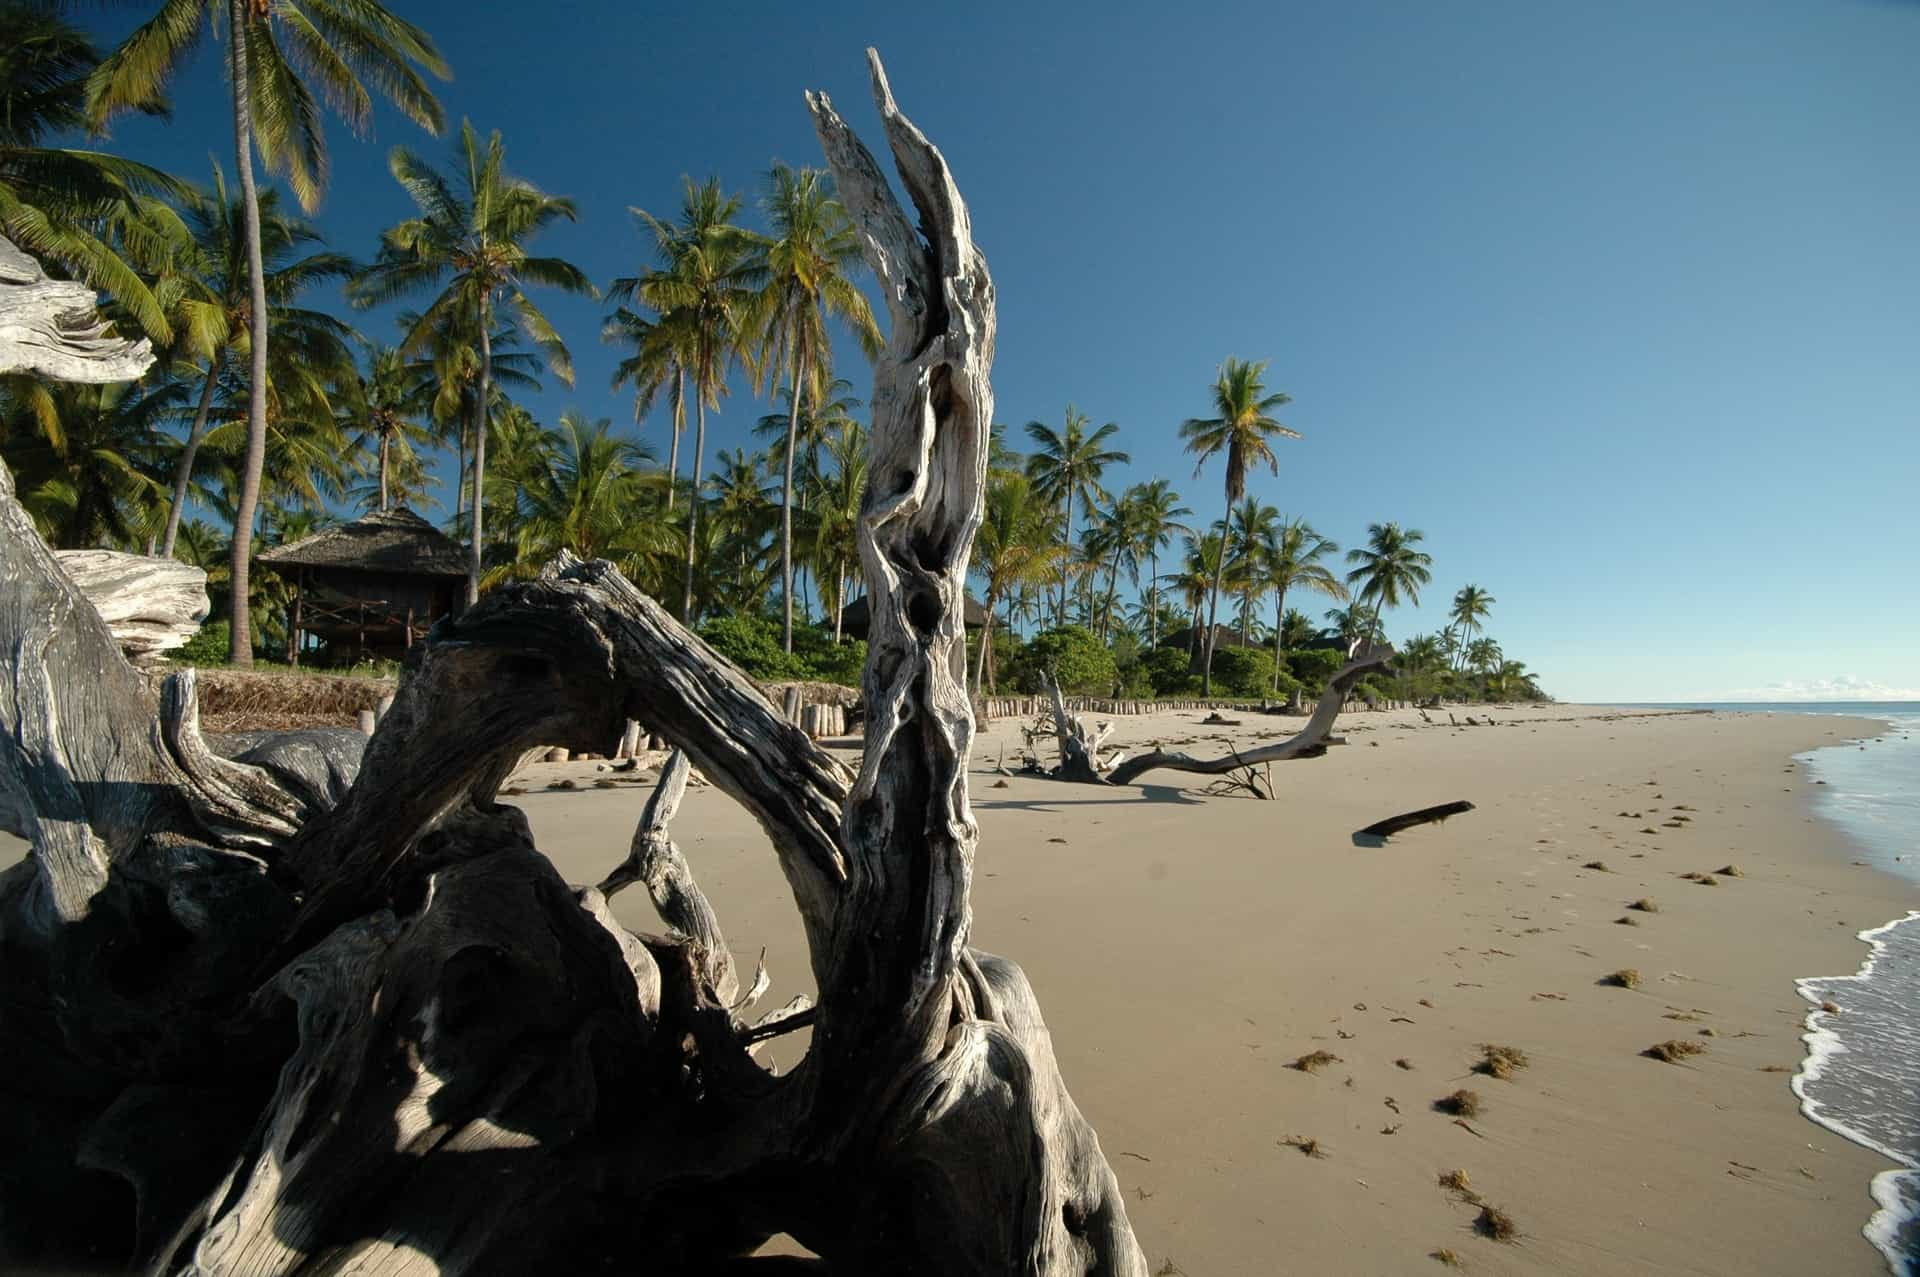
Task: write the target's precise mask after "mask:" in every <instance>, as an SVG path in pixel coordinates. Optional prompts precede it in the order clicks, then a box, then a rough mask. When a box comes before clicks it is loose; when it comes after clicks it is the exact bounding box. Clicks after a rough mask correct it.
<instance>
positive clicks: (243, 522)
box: [227, 0, 267, 666]
mask: <svg viewBox="0 0 1920 1277" xmlns="http://www.w3.org/2000/svg"><path fill="white" fill-rule="evenodd" d="M247 16H248V15H247V7H246V3H245V0H230V2H229V4H228V6H227V17H228V21H229V22H230V23H231V24H232V29H233V38H232V40H231V41H230V43H229V45H228V52H229V55H230V59H231V63H232V80H233V149H234V162H235V165H236V167H237V168H238V169H239V172H240V202H241V207H242V209H243V211H244V216H243V217H242V222H243V223H244V225H245V228H246V237H247V295H248V299H249V307H248V310H249V313H248V315H247V325H248V330H249V333H250V334H251V338H252V344H253V349H252V351H251V352H250V353H251V354H252V360H251V367H250V368H249V369H248V378H247V454H246V460H245V462H244V463H243V465H242V467H241V471H240V500H239V502H238V503H237V504H236V505H235V508H234V512H233V555H232V558H231V560H230V561H229V563H230V574H229V575H230V583H231V586H232V589H233V599H232V605H231V611H230V612H229V619H230V620H231V622H232V625H231V633H230V635H229V637H228V640H227V659H228V660H229V661H231V662H233V663H234V664H235V665H242V666H247V665H252V664H253V625H252V610H251V608H250V606H249V602H250V600H249V593H250V590H249V584H250V583H249V581H248V579H247V577H248V573H247V569H248V567H249V566H250V565H251V560H252V558H253V519H254V512H255V510H257V509H258V508H259V505H260V472H261V470H262V469H263V468H264V467H265V465H266V460H267V279H266V270H265V268H264V267H263V266H262V265H261V262H260V195H259V192H258V191H256V190H255V189H254V185H253V109H252V106H251V104H250V102H249V100H248V96H247V95H248V85H247V70H248V68H247Z"/></svg>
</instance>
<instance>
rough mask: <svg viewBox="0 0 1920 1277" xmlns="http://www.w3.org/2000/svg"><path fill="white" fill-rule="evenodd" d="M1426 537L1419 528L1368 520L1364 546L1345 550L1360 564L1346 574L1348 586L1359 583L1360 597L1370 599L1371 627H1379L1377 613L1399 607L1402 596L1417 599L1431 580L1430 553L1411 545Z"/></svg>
mask: <svg viewBox="0 0 1920 1277" xmlns="http://www.w3.org/2000/svg"><path fill="white" fill-rule="evenodd" d="M1426 539H1427V534H1426V533H1424V532H1422V531H1421V530H1420V529H1418V528H1404V529H1403V528H1402V527H1401V526H1400V525H1399V524H1397V523H1370V524H1368V525H1367V544H1366V546H1365V548H1363V549H1358V550H1348V551H1347V562H1349V563H1354V564H1358V565H1359V566H1357V567H1355V568H1354V569H1353V571H1351V572H1349V573H1347V585H1348V586H1349V587H1352V586H1356V585H1357V586H1359V587H1360V591H1359V594H1360V598H1361V599H1362V600H1363V601H1365V600H1368V599H1371V600H1372V601H1373V628H1374V629H1376V630H1378V629H1379V628H1380V614H1381V613H1382V612H1383V611H1384V610H1385V609H1387V608H1390V607H1398V606H1399V605H1400V599H1401V597H1402V596H1403V595H1404V596H1405V597H1406V600H1407V602H1409V603H1412V604H1416V605H1417V604H1418V603H1419V602H1420V587H1421V586H1423V585H1425V584H1426V583H1427V582H1429V581H1431V580H1432V579H1433V573H1432V572H1431V571H1429V569H1430V568H1431V567H1432V566H1433V556H1432V555H1430V554H1427V553H1424V552H1423V551H1421V550H1417V549H1415V548H1414V547H1415V546H1417V545H1419V544H1420V543H1421V542H1422V541H1424V540H1426Z"/></svg>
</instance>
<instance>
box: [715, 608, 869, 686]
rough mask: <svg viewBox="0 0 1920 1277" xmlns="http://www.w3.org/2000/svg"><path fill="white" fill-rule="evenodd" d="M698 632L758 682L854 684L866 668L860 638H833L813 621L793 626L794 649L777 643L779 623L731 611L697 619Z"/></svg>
mask: <svg viewBox="0 0 1920 1277" xmlns="http://www.w3.org/2000/svg"><path fill="white" fill-rule="evenodd" d="M700 637H701V638H703V639H705V640H706V641H707V643H708V645H709V646H711V647H712V648H713V650H714V651H716V652H718V653H720V655H722V656H724V657H726V658H727V659H728V660H730V661H732V662H733V663H734V664H735V665H738V666H739V667H740V668H741V669H743V670H745V671H746V672H747V674H748V675H749V676H750V677H752V678H757V679H759V680H760V681H761V682H763V683H786V682H794V681H799V680H806V681H810V682H819V683H843V684H846V685H848V686H857V685H858V684H859V682H860V671H861V670H863V669H865V668H866V664H867V644H866V641H865V640H864V639H848V640H845V641H843V642H839V643H835V642H834V641H833V631H832V630H829V629H824V628H822V627H821V626H818V625H795V626H794V627H793V651H791V652H788V651H786V650H785V649H784V648H782V646H781V644H780V622H778V621H776V620H773V619H772V618H770V617H765V616H753V615H750V614H746V613H735V614H733V615H731V616H716V617H713V618H711V619H710V620H707V621H705V622H702V624H701V626H700Z"/></svg>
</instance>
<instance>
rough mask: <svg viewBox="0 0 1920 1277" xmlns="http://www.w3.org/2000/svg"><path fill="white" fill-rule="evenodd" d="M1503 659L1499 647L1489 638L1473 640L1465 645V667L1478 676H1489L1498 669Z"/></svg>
mask: <svg viewBox="0 0 1920 1277" xmlns="http://www.w3.org/2000/svg"><path fill="white" fill-rule="evenodd" d="M1503 659H1505V658H1504V656H1503V655H1502V653H1501V651H1500V645H1499V644H1498V643H1496V642H1494V641H1493V640H1492V639H1490V638H1483V639H1475V640H1474V641H1473V642H1471V643H1469V644H1467V667H1468V668H1469V669H1471V670H1473V671H1474V672H1475V673H1478V674H1483V675H1484V674H1491V673H1493V671H1495V670H1497V669H1499V668H1500V662H1501V661H1502V660H1503Z"/></svg>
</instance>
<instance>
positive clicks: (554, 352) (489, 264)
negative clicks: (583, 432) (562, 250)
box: [348, 120, 598, 603]
mask: <svg viewBox="0 0 1920 1277" xmlns="http://www.w3.org/2000/svg"><path fill="white" fill-rule="evenodd" d="M454 160H455V164H456V166H457V171H456V176H455V180H454V181H452V182H449V181H448V180H447V179H446V178H445V177H443V176H442V175H441V174H439V173H437V172H435V171H434V170H433V168H432V167H431V166H430V165H428V164H427V162H426V161H425V160H422V159H421V158H420V157H419V156H417V155H415V154H414V153H413V152H412V151H409V150H408V149H407V148H405V147H403V146H396V147H395V148H393V152H392V154H391V155H389V156H388V160H387V167H388V170H389V171H390V172H392V174H393V177H394V180H395V181H397V182H398V183H400V186H401V187H402V189H404V190H405V191H406V192H407V194H408V195H409V196H411V197H412V199H413V202H414V204H415V205H416V206H418V208H419V210H420V216H418V217H415V218H409V219H408V220H406V221H404V222H401V223H400V224H399V225H397V226H392V227H389V228H388V229H387V231H386V232H385V233H384V234H382V235H381V237H380V255H379V256H378V257H377V258H376V259H375V260H374V263H373V265H372V266H370V267H368V268H367V269H366V271H364V272H363V273H362V274H361V275H360V276H359V277H358V278H356V279H355V280H354V281H353V284H352V286H351V287H350V288H349V290H348V295H349V296H350V297H351V298H352V300H353V303H354V305H356V306H360V307H366V306H372V305H376V304H378V303H381V302H386V301H391V300H393V299H394V298H397V297H401V296H405V295H407V294H409V293H414V292H419V291H422V290H424V289H428V288H433V287H440V286H441V285H443V284H444V287H441V291H440V293H439V295H438V296H436V297H435V298H434V299H433V301H432V302H430V303H428V305H427V308H426V310H425V311H424V312H422V313H421V314H420V316H419V317H418V318H417V319H416V320H415V321H414V324H413V326H412V327H411V329H409V331H408V332H407V335H406V339H405V341H404V342H403V343H402V345H401V349H402V350H404V351H405V352H406V353H407V354H408V355H419V354H420V353H422V352H423V351H426V350H429V349H431V348H432V346H433V344H434V342H435V339H436V337H437V336H439V335H442V334H444V333H446V332H447V331H449V330H451V331H455V332H459V331H470V332H473V333H475V334H476V335H477V336H478V338H479V346H480V349H479V358H478V365H477V372H478V376H477V385H476V389H475V392H474V401H473V474H474V484H473V492H474V502H473V510H472V512H471V515H470V517H469V520H468V533H469V536H468V542H467V547H468V548H467V602H468V603H472V602H474V601H475V600H476V599H478V598H479V597H480V573H481V556H482V553H483V550H484V547H485V544H486V542H485V536H484V533H485V517H484V516H485V513H486V511H485V502H484V500H483V499H482V498H483V496H484V493H485V491H486V473H487V420H488V414H489V411H490V407H491V395H492V376H493V325H494V315H495V312H496V310H499V311H504V312H505V315H506V316H507V317H509V318H511V320H512V321H513V322H514V323H516V324H517V325H518V326H519V328H520V330H521V331H522V332H523V333H525V334H526V336H527V338H528V340H530V341H531V342H533V344H534V345H535V346H537V347H539V348H540V350H541V352H542V353H543V354H544V355H545V356H546V361H547V367H548V368H549V369H551V370H552V371H553V373H554V375H555V376H557V377H559V378H560V380H561V381H563V382H565V383H566V384H567V385H569V386H571V385H572V384H573V358H572V356H571V355H569V354H568V353H567V347H566V343H565V342H563V341H561V340H560V334H559V333H558V332H557V331H555V329H554V327H553V325H552V324H551V323H549V322H548V321H547V317H546V316H545V315H544V314H542V313H541V312H540V308H539V307H537V306H535V305H534V304H533V302H532V301H531V300H529V299H528V297H527V294H526V288H527V286H528V285H530V284H540V285H545V286H548V287H552V288H559V289H563V290H565V291H567V292H571V293H582V294H585V295H586V296H589V297H594V296H597V295H598V293H597V291H596V290H595V288H594V286H593V285H592V284H591V283H590V282H588V280H587V277H586V276H585V275H583V274H582V273H581V272H580V268H579V267H577V266H575V265H573V264H572V263H571V262H567V261H563V260H561V259H560V258H558V257H536V256H534V255H532V254H530V253H529V252H528V251H527V241H528V240H529V239H531V238H533V236H534V234H535V233H536V232H538V231H539V230H541V229H542V228H543V227H546V226H548V225H551V224H552V223H554V222H556V221H559V220H561V219H565V220H567V221H572V220H573V219H574V206H573V201H572V200H568V199H563V198H561V197H559V196H556V195H548V194H547V193H546V192H544V191H542V190H541V189H540V188H539V187H537V186H535V185H534V184H533V183H531V182H528V181H526V180H524V179H522V178H517V177H512V176H509V175H508V173H507V172H506V146H505V144H504V143H502V142H501V140H500V131H499V130H498V129H496V130H494V131H493V133H491V134H490V135H489V136H488V138H487V140H486V142H485V143H484V144H482V143H481V141H480V137H479V135H478V134H477V133H475V132H474V128H473V125H472V124H471V123H469V122H468V121H466V120H462V121H461V122H460V139H459V142H458V143H457V144H456V145H455V147H454Z"/></svg>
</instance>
